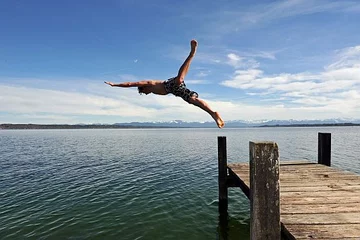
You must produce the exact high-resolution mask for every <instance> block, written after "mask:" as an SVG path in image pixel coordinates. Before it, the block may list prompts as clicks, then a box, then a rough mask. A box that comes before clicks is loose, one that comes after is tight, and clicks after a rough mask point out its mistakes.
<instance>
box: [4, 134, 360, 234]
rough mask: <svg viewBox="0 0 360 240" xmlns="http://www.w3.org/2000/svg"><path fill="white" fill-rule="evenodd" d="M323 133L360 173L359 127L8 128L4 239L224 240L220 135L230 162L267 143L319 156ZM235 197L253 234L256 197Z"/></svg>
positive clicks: (235, 221) (242, 230)
mask: <svg viewBox="0 0 360 240" xmlns="http://www.w3.org/2000/svg"><path fill="white" fill-rule="evenodd" d="M318 132H330V133H331V134H332V165H333V166H335V167H338V168H341V169H344V170H349V171H352V172H356V173H359V174H360V161H359V156H360V148H359V143H360V127H326V128H244V129H226V128H225V129H221V130H220V129H108V130H107V129H106V130H102V129H97V130H6V131H5V130H4V131H0V239H11V240H13V239H125V240H126V239H130V240H133V239H189V240H191V239H194V240H195V239H196V240H199V239H223V237H222V236H223V235H224V232H223V231H225V230H224V229H222V228H220V227H219V220H218V210H217V204H218V202H217V198H218V185H217V136H226V137H227V151H228V162H247V161H248V159H249V153H248V152H249V149H248V147H249V141H263V140H267V141H275V142H277V143H278V146H279V152H280V161H281V160H299V159H306V160H310V161H314V162H316V159H317V134H318ZM229 198H230V199H229V227H228V229H227V230H226V231H227V235H228V239H249V218H250V216H249V201H248V200H247V198H246V197H245V195H244V194H243V193H242V192H241V191H240V190H238V189H231V190H230V193H229Z"/></svg>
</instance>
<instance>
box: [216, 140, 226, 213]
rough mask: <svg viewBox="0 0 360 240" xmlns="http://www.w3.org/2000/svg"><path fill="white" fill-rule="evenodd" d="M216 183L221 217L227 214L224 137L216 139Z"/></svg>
mask: <svg viewBox="0 0 360 240" xmlns="http://www.w3.org/2000/svg"><path fill="white" fill-rule="evenodd" d="M218 169H219V175H218V183H219V213H220V215H222V216H225V215H226V214H227V210H228V189H227V183H226V181H227V153H226V137H224V136H219V137H218Z"/></svg>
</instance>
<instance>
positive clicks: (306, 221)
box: [281, 212, 360, 237]
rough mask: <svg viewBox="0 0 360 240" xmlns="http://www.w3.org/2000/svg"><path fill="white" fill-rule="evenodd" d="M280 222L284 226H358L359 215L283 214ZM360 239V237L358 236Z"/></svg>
mask: <svg viewBox="0 0 360 240" xmlns="http://www.w3.org/2000/svg"><path fill="white" fill-rule="evenodd" d="M281 222H283V223H284V224H285V225H286V226H288V225H292V224H302V225H312V224H322V225H327V224H344V223H347V224H360V214H359V213H358V212H355V213H354V212H350V213H319V214H312V213H310V214H294V215H291V214H285V215H281ZM359 237H360V236H359Z"/></svg>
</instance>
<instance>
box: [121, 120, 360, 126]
mask: <svg viewBox="0 0 360 240" xmlns="http://www.w3.org/2000/svg"><path fill="white" fill-rule="evenodd" d="M358 124H360V119H340V118H338V119H326V120H292V119H291V120H256V121H243V120H231V121H226V122H225V127H228V128H239V127H265V126H269V127H272V126H306V125H309V126H311V125H315V126H317V125H358ZM115 125H122V126H137V127H144V126H152V127H185V128H188V127H193V128H212V127H216V125H215V124H214V122H213V121H209V122H185V121H182V120H174V121H167V122H129V123H115Z"/></svg>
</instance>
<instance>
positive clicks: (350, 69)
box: [221, 46, 360, 113]
mask: <svg viewBox="0 0 360 240" xmlns="http://www.w3.org/2000/svg"><path fill="white" fill-rule="evenodd" d="M359 66H360V47H359V46H355V47H351V48H346V49H343V50H340V51H337V55H336V60H335V62H334V63H332V64H330V65H329V66H326V67H325V71H322V72H315V73H309V72H300V73H295V74H294V73H280V74H273V75H266V74H265V73H264V71H262V70H261V69H257V68H250V69H246V70H236V71H235V72H234V75H233V78H232V79H230V80H226V81H223V82H222V83H221V84H222V85H224V86H227V87H231V88H239V89H243V90H245V91H250V94H251V95H253V96H254V95H256V94H258V96H262V98H265V99H266V98H267V99H268V100H269V101H270V102H272V101H273V99H272V98H271V97H269V95H270V94H271V95H275V96H279V97H281V98H283V99H284V105H285V106H288V107H289V106H308V107H310V108H314V107H319V106H321V107H322V108H327V109H328V108H331V109H336V110H337V111H339V112H343V113H344V112H345V113H349V112H351V111H352V112H357V111H358V109H359V108H360V98H359V97H360V68H359ZM264 92H265V93H266V95H264Z"/></svg>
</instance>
